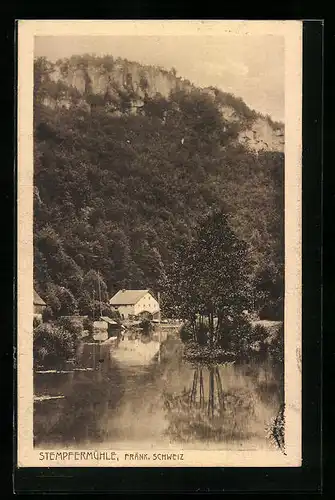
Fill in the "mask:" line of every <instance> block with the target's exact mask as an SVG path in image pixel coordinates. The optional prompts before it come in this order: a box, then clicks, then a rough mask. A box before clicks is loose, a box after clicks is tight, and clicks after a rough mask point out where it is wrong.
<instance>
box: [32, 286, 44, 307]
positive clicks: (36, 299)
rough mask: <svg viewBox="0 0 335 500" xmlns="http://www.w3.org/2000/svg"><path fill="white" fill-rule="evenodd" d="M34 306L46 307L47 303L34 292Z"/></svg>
mask: <svg viewBox="0 0 335 500" xmlns="http://www.w3.org/2000/svg"><path fill="white" fill-rule="evenodd" d="M34 306H46V303H45V302H44V300H43V299H41V297H40V296H39V295H38V293H37V292H35V290H34Z"/></svg>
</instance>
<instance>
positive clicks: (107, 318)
mask: <svg viewBox="0 0 335 500" xmlns="http://www.w3.org/2000/svg"><path fill="white" fill-rule="evenodd" d="M100 319H101V320H102V321H105V322H106V323H109V324H110V325H118V323H117V322H116V321H114V320H113V319H112V318H109V317H108V316H101V317H100Z"/></svg>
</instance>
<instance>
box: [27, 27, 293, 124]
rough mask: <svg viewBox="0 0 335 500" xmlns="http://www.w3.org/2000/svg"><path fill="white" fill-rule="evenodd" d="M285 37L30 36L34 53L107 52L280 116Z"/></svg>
mask: <svg viewBox="0 0 335 500" xmlns="http://www.w3.org/2000/svg"><path fill="white" fill-rule="evenodd" d="M284 43H285V40H284V37H283V36H279V35H261V36H260V35H244V34H243V35H236V34H232V35H227V34H225V35H223V36H210V35H204V36H194V35H193V36H192V35H190V36H184V35H181V36H176V35H171V36H170V35H169V36H167V35H164V36H154V35H152V36H142V35H128V36H119V35H117V36H116V35H114V36H113V35H111V36H94V35H89V36H60V35H57V36H36V37H35V53H34V55H35V57H39V56H45V57H47V58H48V59H49V60H51V61H56V60H57V59H61V58H64V57H70V56H71V55H77V54H84V53H90V54H92V53H94V54H96V55H103V54H111V55H112V56H113V57H123V58H127V59H128V60H130V61H138V62H139V63H142V64H153V65H159V66H162V67H164V68H166V69H170V68H172V67H174V68H175V69H176V70H177V75H179V76H181V77H183V78H187V79H188V80H190V81H191V82H192V83H194V84H195V85H198V86H201V87H206V86H210V85H211V86H216V87H218V88H220V89H221V90H223V91H225V92H230V93H233V94H235V95H236V96H237V97H242V98H243V100H244V101H245V102H246V104H248V106H249V107H251V108H253V109H255V110H257V111H259V112H261V113H263V114H269V115H270V116H271V118H272V119H274V120H278V121H284V115H285V110H284V76H285V67H284V62H285V46H284Z"/></svg>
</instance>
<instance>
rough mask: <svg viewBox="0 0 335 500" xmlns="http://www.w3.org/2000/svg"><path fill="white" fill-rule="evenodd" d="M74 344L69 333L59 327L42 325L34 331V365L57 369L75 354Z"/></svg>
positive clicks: (48, 324)
mask: <svg viewBox="0 0 335 500" xmlns="http://www.w3.org/2000/svg"><path fill="white" fill-rule="evenodd" d="M75 348H76V345H75V342H74V341H73V337H72V335H71V333H70V332H68V331H67V330H65V329H64V328H63V327H61V326H57V325H54V324H50V323H43V324H41V325H39V326H38V327H37V328H35V329H34V334H33V352H34V364H36V365H42V366H44V367H47V368H59V367H61V366H63V364H64V363H65V361H67V360H68V359H70V358H72V357H73V356H74V354H75Z"/></svg>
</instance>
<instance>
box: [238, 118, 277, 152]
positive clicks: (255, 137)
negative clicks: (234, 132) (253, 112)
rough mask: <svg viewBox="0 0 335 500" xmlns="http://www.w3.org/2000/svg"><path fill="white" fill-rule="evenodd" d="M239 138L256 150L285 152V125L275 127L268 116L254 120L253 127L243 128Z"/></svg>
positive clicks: (241, 141) (242, 142)
mask: <svg viewBox="0 0 335 500" xmlns="http://www.w3.org/2000/svg"><path fill="white" fill-rule="evenodd" d="M238 140H239V142H240V143H241V144H244V145H245V146H246V147H248V148H250V149H252V150H254V151H260V150H266V151H280V152H284V148H285V136H284V126H282V127H274V126H272V125H271V124H270V122H269V120H267V119H266V118H258V119H256V120H255V121H254V122H253V124H252V125H251V128H249V129H246V130H243V131H242V132H241V133H240V134H239V139H238Z"/></svg>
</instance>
